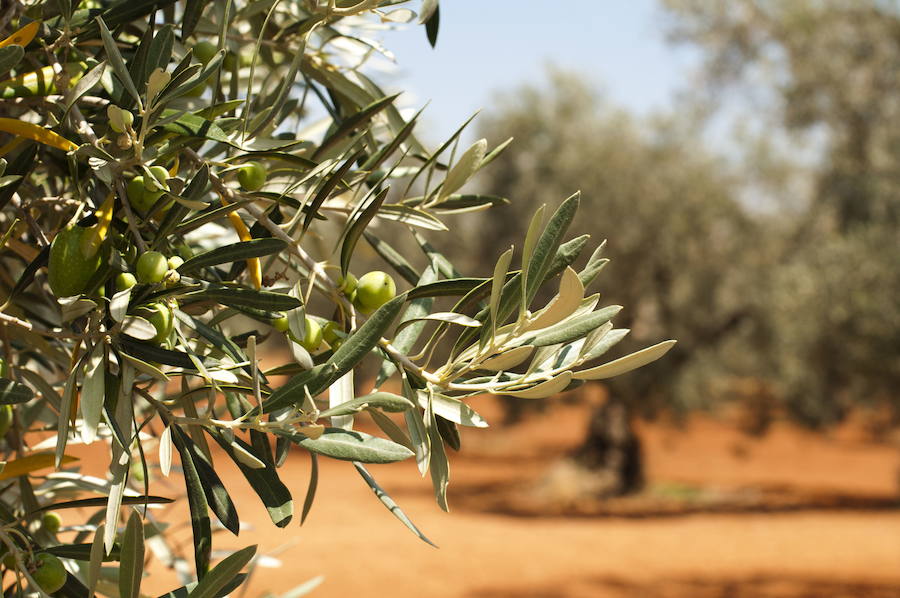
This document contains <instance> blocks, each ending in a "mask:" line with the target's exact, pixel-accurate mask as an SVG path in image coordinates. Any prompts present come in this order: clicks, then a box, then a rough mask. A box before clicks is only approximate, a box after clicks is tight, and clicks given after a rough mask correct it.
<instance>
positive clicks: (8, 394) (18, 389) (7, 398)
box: [0, 378, 34, 405]
mask: <svg viewBox="0 0 900 598" xmlns="http://www.w3.org/2000/svg"><path fill="white" fill-rule="evenodd" d="M32 397H34V391H32V390H31V389H30V388H29V387H27V386H25V385H24V384H19V383H18V382H14V381H12V380H10V379H8V378H0V405H16V404H18V403H27V402H28V401H30V400H31V399H32Z"/></svg>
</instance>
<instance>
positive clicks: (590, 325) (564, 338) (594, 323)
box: [522, 305, 622, 347]
mask: <svg viewBox="0 0 900 598" xmlns="http://www.w3.org/2000/svg"><path fill="white" fill-rule="evenodd" d="M621 310H622V306H621V305H610V306H608V307H604V308H603V309H600V310H597V311H595V312H591V313H587V314H582V315H575V316H573V317H570V318H568V319H566V320H563V321H562V322H560V323H558V324H554V325H553V326H550V327H549V328H546V329H544V330H541V331H538V332H537V333H536V334H534V336H529V337H527V338H523V339H522V343H523V344H526V345H533V346H535V347H547V346H550V345H558V344H562V343H568V342H571V341H574V340H576V339H579V338H583V337H585V336H587V335H588V334H590V333H591V332H593V331H594V330H596V329H597V328H599V327H600V326H602V325H603V324H605V323H607V322H609V321H610V320H611V319H612V318H613V317H614V316H615V315H616V314H617V313H619V312H620V311H621Z"/></svg>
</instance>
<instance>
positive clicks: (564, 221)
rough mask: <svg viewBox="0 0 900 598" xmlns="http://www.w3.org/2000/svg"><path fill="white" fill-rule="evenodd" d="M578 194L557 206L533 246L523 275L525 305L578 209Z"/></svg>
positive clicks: (534, 291)
mask: <svg viewBox="0 0 900 598" xmlns="http://www.w3.org/2000/svg"><path fill="white" fill-rule="evenodd" d="M580 197H581V196H580V194H579V193H576V194H574V195H572V196H571V197H569V198H568V199H566V200H565V201H564V202H563V203H562V204H561V205H560V206H559V208H557V210H556V212H555V213H554V214H553V216H551V217H550V221H549V222H547V226H546V227H545V228H544V232H543V233H542V234H541V236H540V238H539V239H538V241H537V243H536V244H535V247H534V252H533V253H532V254H531V257H530V259H529V263H528V270H527V274H526V276H525V304H526V307H527V305H529V304H530V303H531V300H532V299H534V296H535V295H536V294H537V292H538V289H539V288H540V286H541V284H543V282H544V277H545V276H546V274H547V271H548V270H549V269H550V264H551V263H552V260H553V257H554V256H555V255H556V250H557V248H558V247H559V245H560V243H561V242H562V237H563V235H565V234H566V231H567V230H568V229H569V225H570V224H571V223H572V220H573V219H574V218H575V212H576V211H577V210H578V204H579V201H580Z"/></svg>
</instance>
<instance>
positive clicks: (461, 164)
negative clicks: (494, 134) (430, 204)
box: [438, 139, 487, 201]
mask: <svg viewBox="0 0 900 598" xmlns="http://www.w3.org/2000/svg"><path fill="white" fill-rule="evenodd" d="M485 152H487V140H486V139H479V140H478V141H476V142H475V143H473V144H472V145H471V146H470V147H469V149H467V150H466V151H465V152H464V153H463V155H462V156H460V157H459V160H458V161H457V162H456V164H455V165H454V166H453V168H451V169H450V172H448V173H447V177H446V178H445V179H444V183H443V184H442V185H441V191H440V194H439V195H438V201H440V200H442V199H444V198H446V197H448V196H449V195H450V194H451V193H455V192H456V191H457V190H459V188H460V187H462V186H463V185H465V184H466V183H467V182H468V180H469V179H470V178H472V175H474V174H475V172H476V171H477V170H478V168H479V166H481V161H482V160H483V159H484V154H485Z"/></svg>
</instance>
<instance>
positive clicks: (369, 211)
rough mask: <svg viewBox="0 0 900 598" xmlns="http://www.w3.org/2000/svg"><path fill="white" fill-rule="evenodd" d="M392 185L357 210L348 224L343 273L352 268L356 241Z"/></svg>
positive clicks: (342, 261)
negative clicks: (351, 259)
mask: <svg viewBox="0 0 900 598" xmlns="http://www.w3.org/2000/svg"><path fill="white" fill-rule="evenodd" d="M390 189H391V188H390V187H385V188H384V189H382V190H381V191H380V192H379V193H378V194H376V195H375V196H374V197H373V198H372V200H371V201H370V202H369V203H368V205H366V206H365V208H363V209H361V210H359V211H358V212H357V215H356V218H355V219H354V220H352V222H349V223H348V225H347V229H346V231H345V233H344V240H343V242H342V243H341V273H342V274H345V275H346V274H347V272H348V271H349V270H350V258H352V257H353V250H354V249H355V248H356V242H357V241H359V237H360V236H361V235H362V233H363V231H364V230H365V229H366V227H367V226H368V225H369V222H371V220H372V218H374V216H375V214H377V213H378V209H379V208H380V207H381V204H382V203H384V198H385V197H387V194H388V191H390Z"/></svg>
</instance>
